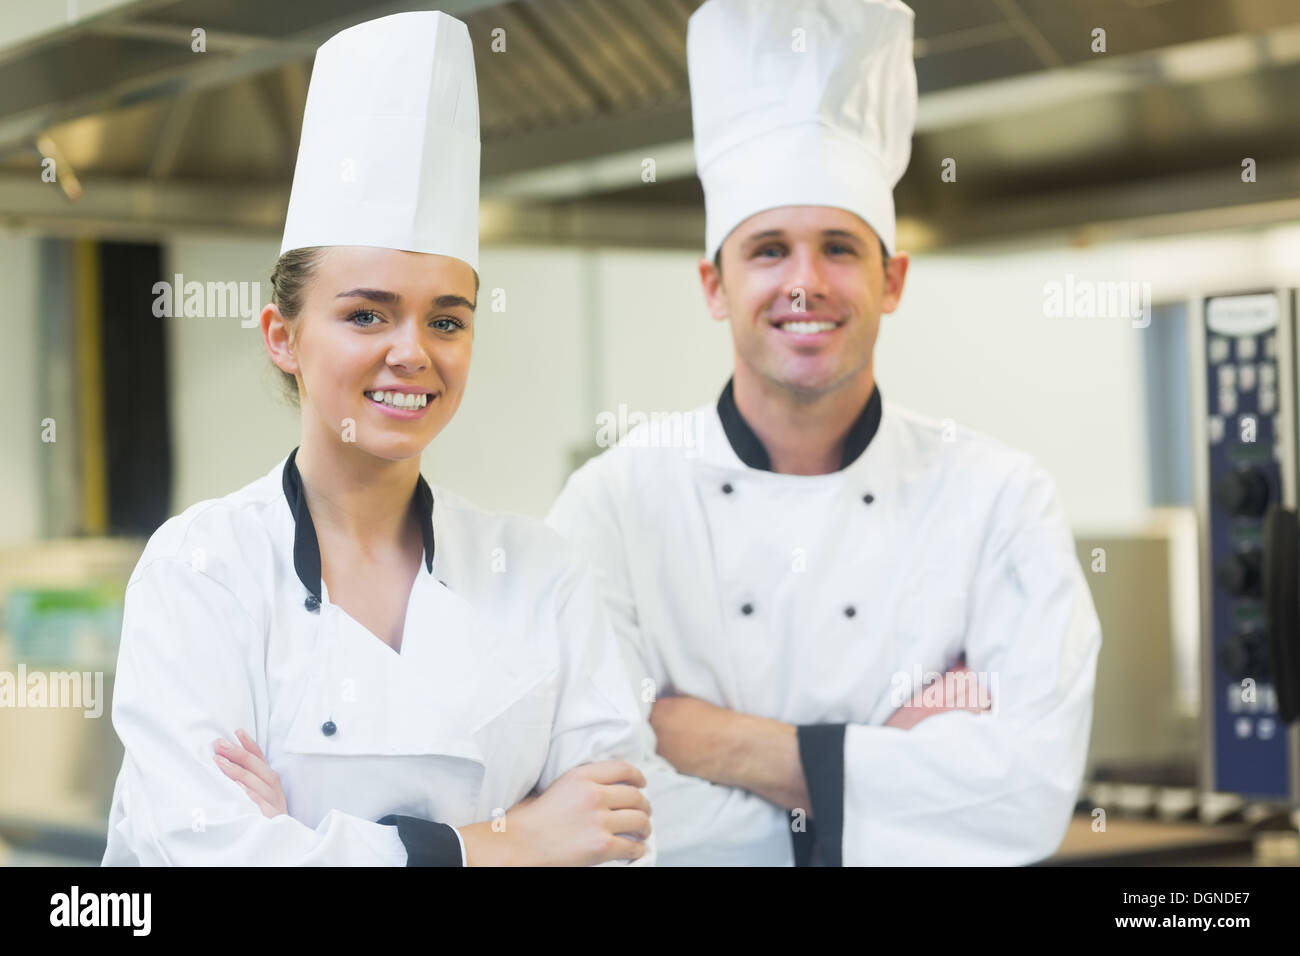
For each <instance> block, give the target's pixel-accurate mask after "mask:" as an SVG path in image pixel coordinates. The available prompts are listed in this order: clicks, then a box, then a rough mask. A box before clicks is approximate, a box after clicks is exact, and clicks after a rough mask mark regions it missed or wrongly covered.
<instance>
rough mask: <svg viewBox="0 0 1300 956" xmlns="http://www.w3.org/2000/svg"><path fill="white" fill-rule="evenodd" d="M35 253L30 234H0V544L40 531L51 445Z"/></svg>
mask: <svg viewBox="0 0 1300 956" xmlns="http://www.w3.org/2000/svg"><path fill="white" fill-rule="evenodd" d="M39 252H40V240H39V239H37V238H35V237H34V236H31V235H25V234H15V233H10V232H7V231H6V232H4V233H0V262H3V263H4V268H3V269H0V302H3V303H4V310H3V314H0V339H2V340H3V342H4V345H3V346H2V347H0V383H3V384H2V385H0V387H3V389H4V393H3V394H4V399H5V402H4V405H5V412H4V414H3V415H0V449H3V452H0V489H3V494H0V545H7V544H17V543H20V542H23V541H30V540H31V539H32V538H35V537H36V536H37V534H38V533H39V532H40V530H41V504H40V497H39V495H40V488H41V455H42V453H43V451H44V450H46V449H48V448H49V446H48V445H46V444H44V443H42V442H41V419H43V418H45V417H46V416H47V415H52V414H53V412H52V411H50V410H48V409H41V408H39V407H38V403H39V396H40V382H39V381H38V380H37V377H36V376H37V372H36V367H37V366H36V360H37V354H38V351H39V341H40V322H41V312H40V306H39V302H38V299H39V289H40V258H39ZM56 427H57V425H56ZM55 438H56V440H57V438H58V433H57V431H56V433H55ZM68 440H69V441H71V440H72V438H71V433H69V438H68Z"/></svg>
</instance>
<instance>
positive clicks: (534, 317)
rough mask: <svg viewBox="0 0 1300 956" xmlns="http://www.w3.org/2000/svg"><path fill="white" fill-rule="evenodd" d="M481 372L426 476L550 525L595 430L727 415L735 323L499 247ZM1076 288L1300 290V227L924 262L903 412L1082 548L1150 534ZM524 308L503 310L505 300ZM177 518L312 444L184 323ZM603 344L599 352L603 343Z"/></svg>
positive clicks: (1118, 394)
mask: <svg viewBox="0 0 1300 956" xmlns="http://www.w3.org/2000/svg"><path fill="white" fill-rule="evenodd" d="M38 248H39V247H38V241H37V239H36V238H34V237H32V236H29V235H13V234H6V235H0V255H3V257H4V259H3V261H4V262H5V263H6V268H5V269H4V270H3V271H0V290H2V291H3V292H4V293H5V301H6V303H7V305H8V308H7V309H6V312H5V315H4V317H3V318H2V319H0V323H3V326H4V336H5V348H3V349H0V381H3V382H4V383H5V393H6V400H7V403H6V404H7V409H8V414H6V415H5V416H3V418H0V441H3V447H4V449H5V454H4V455H3V456H2V457H0V481H3V483H4V484H3V487H4V488H5V489H6V492H7V493H6V494H5V495H0V541H4V542H11V543H12V542H19V541H24V540H28V539H30V538H32V537H33V536H34V535H35V534H36V533H37V531H38V528H39V525H38V511H39V509H38V507H37V503H38V501H39V498H38V493H39V489H40V480H41V479H40V468H39V465H40V458H39V455H40V450H41V447H42V446H41V444H40V431H39V422H40V419H41V417H42V414H41V412H40V410H39V409H38V408H36V401H37V395H38V394H39V391H38V384H39V383H38V381H37V379H36V374H37V372H36V369H35V364H34V361H33V359H34V357H35V355H36V348H37V335H38V331H39V326H38V324H37V323H38V322H39V321H40V313H39V302H38V301H37V299H38V281H39V271H38V256H37V252H38ZM276 252H277V246H276V244H275V243H274V242H268V241H252V240H232V239H226V238H221V239H217V238H202V237H189V238H180V239H176V240H174V241H173V242H171V243H170V244H169V247H168V258H167V261H168V273H169V274H171V273H174V272H181V273H183V274H184V276H185V278H186V280H197V281H203V282H206V281H209V280H211V281H221V282H227V281H232V280H233V281H249V282H253V281H256V282H260V283H262V288H261V293H262V296H261V297H262V299H263V300H265V299H266V298H267V297H269V295H270V286H269V273H270V269H271V268H272V266H273V264H274V261H275V255H276ZM482 256H483V262H482V269H481V273H482V280H483V288H482V291H481V293H480V296H481V302H482V305H481V306H480V309H479V316H478V329H477V332H476V338H475V347H474V349H475V351H474V365H473V371H472V373H471V377H470V386H469V391H468V393H467V395H466V398H465V402H464V404H463V405H462V407H461V411H460V413H459V415H458V416H457V418H456V419H455V420H454V421H453V423H452V424H451V426H450V427H449V428H448V429H447V431H446V432H445V433H444V434H443V435H442V436H440V437H439V439H438V440H437V441H435V442H434V444H433V445H432V446H431V448H430V449H429V451H428V452H427V453H426V455H425V474H426V475H427V476H428V477H429V479H430V480H431V481H433V482H435V483H438V484H443V485H446V486H447V487H450V488H452V489H453V490H455V491H458V492H460V493H462V494H465V495H466V496H468V497H470V498H471V499H473V500H475V501H477V502H479V503H480V504H483V505H484V506H487V507H491V508H498V509H503V510H513V511H521V512H523V513H526V514H533V515H538V516H540V515H541V514H543V513H544V512H545V511H546V509H547V507H548V506H549V504H550V502H551V500H552V498H553V496H554V495H555V493H556V491H557V490H558V489H559V487H560V485H561V484H562V482H563V480H564V478H565V476H566V475H567V473H568V470H569V468H570V466H571V462H572V460H573V454H574V452H575V450H577V449H581V448H587V447H590V446H591V445H592V443H593V441H594V437H595V432H596V422H595V415H596V414H597V413H598V412H600V411H605V410H607V411H612V412H617V408H618V405H619V403H620V402H621V403H624V404H626V405H627V406H628V408H629V409H630V410H634V411H647V412H650V411H669V410H673V409H684V408H690V407H692V406H695V405H699V404H701V403H704V402H709V401H712V400H713V399H714V398H715V397H716V395H717V393H718V390H719V389H720V388H721V386H722V384H723V382H724V381H725V379H726V377H727V374H728V372H729V369H730V363H731V348H730V341H729V337H728V334H727V329H726V327H725V326H723V325H721V324H719V323H716V322H714V321H713V320H712V319H710V318H709V317H708V314H707V312H706V311H705V309H704V305H703V301H702V298H701V295H700V291H699V283H698V279H697V278H696V269H695V264H696V261H697V257H696V256H695V255H694V254H691V253H684V252H641V251H634V250H626V251H610V252H584V251H581V250H574V249H547V248H536V247H487V248H484V249H483V252H482ZM1067 272H1072V273H1073V274H1074V275H1075V276H1076V278H1080V279H1082V278H1091V279H1097V280H1105V281H1118V280H1123V279H1134V280H1139V281H1149V282H1151V284H1152V294H1153V298H1154V300H1155V301H1157V302H1159V301H1162V300H1167V299H1171V298H1177V297H1182V296H1185V295H1188V294H1190V293H1192V292H1194V291H1198V290H1199V291H1203V292H1211V291H1222V290H1228V289H1242V288H1251V287H1261V286H1267V285H1271V284H1291V285H1300V227H1289V228H1277V229H1272V230H1267V231H1260V232H1252V233H1244V232H1243V233H1235V234H1220V235H1202V236H1187V237H1180V238H1174V239H1163V240H1153V241H1145V242H1135V243H1127V244H1112V245H1108V246H1101V247H1096V248H1091V249H1059V248H1058V249H1037V248H1026V247H1020V248H1015V247H1007V248H1003V249H999V250H985V251H983V252H981V253H978V254H976V253H969V254H962V255H954V254H948V255H942V256H938V255H936V256H922V257H918V258H917V259H916V260H915V261H914V262H913V265H912V268H911V272H910V274H909V277H908V284H907V289H906V291H905V293H904V296H903V302H902V305H901V306H900V308H899V310H898V312H896V313H895V314H894V315H892V316H888V317H886V319H885V323H884V327H883V329H882V333H881V339H880V343H879V352H878V359H877V377H878V379H879V381H880V385H881V390H882V392H883V393H884V394H885V395H886V396H887V397H888V398H889V399H890V400H893V401H897V402H899V403H900V404H903V405H907V406H909V407H912V408H914V409H916V410H917V411H920V412H922V413H924V414H927V415H931V416H933V417H935V418H946V417H951V418H953V419H955V420H957V421H958V422H961V423H962V424H965V425H969V426H972V427H974V428H978V429H981V430H983V431H986V432H988V433H990V434H992V435H995V436H997V437H999V438H1001V439H1003V440H1005V441H1007V442H1008V443H1010V444H1012V445H1015V446H1017V447H1021V448H1024V449H1026V450H1028V451H1030V452H1032V453H1033V454H1035V455H1036V456H1037V457H1038V458H1039V459H1040V461H1041V462H1042V463H1043V464H1044V466H1045V467H1046V468H1047V469H1048V470H1049V471H1050V472H1051V473H1052V474H1053V475H1054V476H1055V478H1056V480H1057V483H1058V487H1059V489H1060V492H1061V496H1062V500H1063V502H1064V504H1065V507H1066V511H1067V514H1068V515H1069V516H1070V518H1071V521H1072V524H1073V525H1074V526H1075V528H1076V529H1078V530H1080V531H1085V532H1103V531H1116V530H1124V529H1126V528H1132V527H1135V526H1138V525H1140V524H1142V523H1143V521H1144V520H1145V516H1146V512H1147V508H1148V502H1147V499H1146V495H1147V492H1146V488H1147V480H1146V469H1147V462H1146V435H1145V434H1144V424H1143V415H1144V404H1143V392H1142V366H1141V344H1142V342H1141V336H1142V335H1143V332H1142V330H1141V329H1135V328H1133V327H1132V324H1131V323H1127V322H1125V321H1123V320H1116V319H1089V320H1083V319H1049V318H1045V317H1044V316H1043V308H1042V298H1043V292H1042V286H1043V283H1044V282H1045V281H1049V280H1056V281H1060V280H1062V279H1063V278H1064V275H1065V274H1066V273H1067ZM497 288H500V289H503V290H505V294H506V309H505V311H504V312H493V311H492V302H493V298H492V293H493V290H494V289H497ZM166 321H167V326H168V331H169V336H170V344H169V355H170V362H171V367H170V370H169V371H170V380H169V387H170V389H171V395H172V411H173V425H172V427H173V440H174V449H175V474H176V483H175V490H174V495H173V505H174V508H175V509H176V510H180V509H181V508H183V507H185V506H187V505H189V504H192V503H193V502H195V501H198V500H201V499H203V498H209V497H214V496H219V495H224V494H227V493H228V492H230V491H232V490H234V489H236V488H238V487H240V486H242V485H243V484H246V483H247V482H248V481H251V480H252V479H253V478H255V477H257V476H258V475H260V474H262V473H264V472H265V471H266V470H267V469H269V468H270V467H271V466H272V465H273V464H274V463H275V462H276V461H278V460H279V459H280V458H281V457H283V456H284V455H285V454H286V453H287V452H288V451H289V449H291V448H292V447H293V446H294V445H295V444H297V442H298V435H299V430H298V418H297V415H298V413H297V411H296V410H295V409H294V408H293V407H292V406H290V405H288V404H286V403H285V402H284V401H283V399H282V398H281V397H280V393H279V383H278V381H277V379H276V377H275V375H274V374H273V371H272V369H271V366H270V363H269V361H268V360H267V358H266V356H265V355H264V353H263V350H262V346H261V341H260V335H259V332H258V330H257V329H256V328H249V329H244V328H241V327H240V323H239V319H238V318H237V317H232V318H229V319H194V318H172V319H168V320H166ZM591 328H595V329H596V330H597V334H596V338H595V340H594V341H593V340H592V339H591V337H590V334H589V329H591ZM593 355H594V356H599V363H598V364H599V365H600V367H599V368H598V369H597V368H593V364H596V363H594V362H593V359H592V356H593Z"/></svg>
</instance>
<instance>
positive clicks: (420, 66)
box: [280, 11, 479, 271]
mask: <svg viewBox="0 0 1300 956" xmlns="http://www.w3.org/2000/svg"><path fill="white" fill-rule="evenodd" d="M478 175H479V131H478V88H477V86H476V85H475V81H474V49H473V46H472V45H471V44H470V39H469V31H468V30H467V29H466V27H465V24H463V23H461V22H460V21H459V20H456V19H454V18H453V17H449V16H447V15H446V14H445V13H439V12H436V11H430V12H419V13H399V14H395V15H393V16H388V17H381V18H380V19H378V20H371V21H369V22H367V23H361V24H358V25H357V26H354V27H350V28H349V29H347V30H344V31H343V32H342V33H339V34H336V35H335V36H333V37H331V38H330V39H329V40H327V41H326V42H325V43H324V44H323V45H322V46H321V48H320V49H319V50H317V51H316V64H315V66H314V67H313V68H312V73H311V86H310V87H309V88H308V91H307V110H306V113H305V114H304V116H303V121H302V139H301V141H300V142H299V144H298V165H297V167H296V168H295V169H294V174H293V189H292V191H291V192H290V194H289V212H288V216H287V218H286V221H285V224H284V241H283V243H282V244H281V246H280V254H281V255H283V254H284V253H286V252H288V251H289V250H291V249H301V248H304V247H307V246H380V247H382V248H386V249H405V250H408V251H410V252H432V253H438V254H440V255H444V256H453V257H455V258H457V259H461V260H463V261H464V262H466V263H468V264H469V265H470V267H471V268H473V269H474V270H475V271H477V270H478Z"/></svg>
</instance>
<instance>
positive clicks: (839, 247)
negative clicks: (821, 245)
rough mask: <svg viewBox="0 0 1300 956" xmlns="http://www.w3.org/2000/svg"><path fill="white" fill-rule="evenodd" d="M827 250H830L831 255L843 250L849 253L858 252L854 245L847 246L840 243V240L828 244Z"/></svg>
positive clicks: (854, 253)
mask: <svg viewBox="0 0 1300 956" xmlns="http://www.w3.org/2000/svg"><path fill="white" fill-rule="evenodd" d="M827 252H829V253H830V254H831V255H838V254H839V253H842V252H844V253H848V254H849V255H856V254H857V252H856V250H855V249H854V248H853V247H852V246H846V245H844V244H843V243H839V242H837V243H835V244H834V245H832V246H827Z"/></svg>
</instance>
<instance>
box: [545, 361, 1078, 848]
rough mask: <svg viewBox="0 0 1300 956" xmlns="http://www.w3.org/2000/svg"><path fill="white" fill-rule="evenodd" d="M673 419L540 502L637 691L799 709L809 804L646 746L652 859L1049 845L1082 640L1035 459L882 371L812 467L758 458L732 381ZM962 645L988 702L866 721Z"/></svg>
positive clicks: (762, 710)
mask: <svg viewBox="0 0 1300 956" xmlns="http://www.w3.org/2000/svg"><path fill="white" fill-rule="evenodd" d="M690 421H693V422H694V427H691V426H690V425H689V424H687V425H686V426H685V427H681V426H679V427H677V428H676V429H675V430H672V429H669V428H666V427H664V425H663V424H661V425H660V426H658V429H657V430H656V426H655V425H654V424H653V423H650V424H643V425H642V426H641V427H639V428H638V429H635V430H634V431H633V432H631V433H630V434H629V435H628V436H627V437H626V438H625V439H624V440H623V441H622V442H621V443H620V444H619V445H618V446H617V447H615V448H612V449H610V450H608V451H606V452H605V453H604V454H602V455H600V456H598V457H596V458H594V459H592V460H591V461H589V462H587V463H586V464H585V465H583V467H582V468H580V469H579V470H578V471H577V472H575V473H574V474H573V475H572V476H571V477H570V479H569V481H568V483H567V485H566V486H565V488H564V490H563V492H562V493H561V494H560V497H559V499H558V500H557V501H556V503H555V506H554V508H553V509H552V511H551V514H550V515H549V517H548V522H549V523H550V524H551V525H552V526H553V527H555V528H556V529H557V530H559V531H560V532H561V533H562V534H564V535H566V536H567V537H569V538H570V540H572V541H573V542H575V543H576V544H578V545H579V546H580V547H581V548H582V549H583V550H584V551H585V553H586V554H587V555H588V556H589V557H590V558H591V560H592V562H593V565H594V567H595V569H596V572H597V577H598V583H599V587H600V590H601V593H602V595H603V597H604V599H605V601H606V603H607V605H608V606H609V608H610V610H611V612H612V614H613V616H614V620H615V627H616V630H617V631H618V634H619V637H620V638H621V640H622V642H623V645H624V650H625V654H626V658H627V660H628V664H629V667H630V669H631V676H632V679H633V682H634V684H636V685H638V688H639V689H642V690H643V692H642V693H641V694H640V697H641V702H642V711H643V713H645V714H646V715H647V716H648V714H649V712H650V708H651V706H652V704H653V700H654V697H655V695H656V694H657V695H664V696H667V695H674V694H681V695H690V696H694V697H697V698H701V699H703V700H706V701H709V702H710V703H713V704H715V705H718V706H721V707H726V708H729V709H732V710H736V711H740V712H744V713H750V714H758V715H761V716H764V717H768V718H773V719H776V720H781V721H785V722H789V723H793V724H795V725H798V727H799V748H800V755H801V759H802V763H803V766H804V770H805V778H806V781H807V783H808V787H809V792H810V798H811V803H812V807H811V808H806V810H805V808H800V809H801V810H805V812H804V813H791V812H789V811H786V810H784V809H782V808H780V807H777V806H775V805H773V804H770V803H768V802H767V801H765V800H762V799H760V798H759V797H757V796H755V795H753V794H751V793H749V792H747V791H744V790H740V789H734V788H729V787H722V786H717V785H714V784H711V783H708V782H706V781H703V780H701V779H698V778H695V777H690V776H687V775H684V774H680V773H677V772H676V771H674V770H672V768H671V767H669V766H668V764H667V763H666V761H663V760H662V758H655V762H654V763H653V764H652V765H651V771H652V772H651V773H649V774H648V780H649V788H648V796H649V798H650V800H651V801H652V803H653V805H654V808H655V827H656V837H657V841H658V842H657V847H658V861H659V865H661V866H662V865H672V864H706V863H711V864H719V863H723V864H767V865H788V864H790V863H791V862H793V861H795V859H796V854H797V853H798V852H799V850H798V845H799V844H800V843H801V842H802V843H803V846H804V850H813V851H814V852H815V856H813V857H810V858H811V859H814V860H816V861H819V862H824V863H828V864H832V865H833V864H834V863H837V862H840V863H843V864H846V865H854V864H898V865H906V864H1023V863H1029V862H1032V861H1035V860H1039V859H1042V858H1044V857H1047V856H1049V855H1051V853H1052V852H1054V850H1055V849H1056V847H1057V846H1058V845H1059V843H1060V840H1061V838H1062V836H1063V835H1064V832H1065V828H1066V826H1067V824H1068V821H1069V817H1070V815H1071V812H1072V810H1073V807H1074V805H1075V801H1076V797H1077V794H1078V790H1079V787H1080V784H1081V778H1082V773H1083V767H1084V762H1085V755H1086V749H1087V743H1088V736H1089V729H1090V725H1091V717H1092V694H1093V683H1094V678H1095V669H1096V660H1097V653H1098V650H1099V649H1100V644H1101V630H1100V626H1099V624H1098V621H1097V616H1096V612H1095V610H1094V608H1093V604H1092V599H1091V596H1090V594H1089V591H1088V587H1087V584H1086V582H1085V580H1084V577H1083V574H1082V571H1081V569H1080V567H1079V562H1078V559H1077V557H1076V555H1075V552H1074V546H1073V542H1072V539H1071V534H1070V531H1069V528H1068V526H1067V524H1066V520H1065V517H1064V515H1063V513H1062V511H1061V508H1060V506H1059V504H1058V503H1057V499H1056V493H1055V489H1054V485H1053V482H1052V480H1051V478H1050V477H1049V476H1048V475H1047V474H1046V473H1045V472H1044V471H1043V470H1042V469H1041V468H1040V467H1038V466H1037V465H1036V464H1035V463H1034V461H1033V460H1032V459H1031V458H1030V456H1028V455H1026V454H1023V453H1020V452H1017V451H1014V450H1011V449H1009V448H1007V447H1005V446H1004V445H1002V444H1000V443H998V442H997V441H995V440H993V439H991V438H989V437H986V436H984V435H981V434H978V433H976V432H974V431H970V430H967V429H964V428H957V427H955V426H954V427H951V428H945V427H944V426H943V425H941V424H940V423H937V422H933V421H930V420H927V419H925V418H923V417H921V416H919V415H916V414H914V413H912V412H909V411H907V410H905V409H902V408H899V407H898V406H897V405H894V404H893V403H886V402H883V400H882V399H881V397H880V393H879V389H876V390H875V391H874V392H873V394H872V397H871V399H870V401H869V402H868V404H867V406H866V407H865V408H864V410H863V412H862V414H861V416H860V417H859V419H858V421H857V422H856V424H855V425H854V426H853V429H852V430H851V431H850V433H849V439H848V441H847V442H846V448H845V459H846V461H845V465H844V467H843V468H842V469H841V470H839V471H836V472H834V473H832V474H826V475H816V476H798V475H785V474H777V473H774V472H772V471H770V470H768V469H770V466H769V465H768V464H767V461H766V459H767V456H766V452H765V451H764V450H763V448H762V444H761V442H759V440H758V438H757V436H756V435H755V434H754V433H753V431H752V430H751V429H750V428H749V427H748V425H746V423H745V422H744V420H743V419H742V418H741V417H740V415H739V413H738V411H737V410H736V408H735V402H734V398H733V397H732V394H731V385H730V383H728V386H727V388H726V389H725V390H724V392H723V395H722V397H721V398H720V399H719V402H718V403H717V405H716V406H705V407H703V408H701V409H697V410H696V411H695V412H693V413H691V419H690ZM673 436H677V437H675V438H674V437H673ZM962 655H964V656H965V660H966V664H967V666H969V667H970V668H971V669H972V670H973V671H975V672H977V676H981V678H982V680H983V681H984V682H985V684H984V686H986V687H988V688H989V690H990V691H991V694H992V697H993V705H994V713H992V714H980V715H977V714H972V713H966V712H951V713H944V714H940V715H937V716H933V717H930V718H928V719H926V720H925V721H923V722H922V723H920V724H918V725H916V726H915V727H914V728H913V729H910V730H907V731H903V730H899V729H895V728H889V727H884V726H882V725H883V724H884V723H885V721H887V720H888V719H889V717H890V715H891V714H892V713H893V712H894V711H895V710H897V709H898V707H899V706H900V705H901V704H902V702H903V701H905V700H906V699H908V698H909V697H910V696H911V693H912V692H913V691H917V690H920V689H921V686H922V683H923V682H924V680H925V679H926V678H925V676H924V675H926V674H933V673H942V672H944V671H945V670H946V669H948V668H949V667H951V666H952V665H953V664H955V663H956V662H957V660H958V658H959V657H960V656H962ZM913 677H915V678H916V679H915V680H914V679H913ZM918 680H919V681H920V682H921V683H918ZM900 688H902V689H905V690H906V688H910V690H906V692H905V693H904V694H903V695H901V696H900V694H899V690H900ZM646 733H647V736H648V741H647V746H648V747H650V748H653V746H654V741H653V734H652V733H651V732H650V731H649V730H648V729H647V731H646ZM809 812H810V813H811V817H812V819H811V821H806V820H805V818H806V817H807V815H808V813H809ZM805 828H806V829H805ZM809 844H811V846H809ZM805 855H807V854H805ZM801 862H802V861H801Z"/></svg>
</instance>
